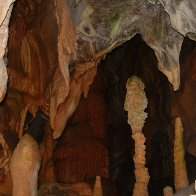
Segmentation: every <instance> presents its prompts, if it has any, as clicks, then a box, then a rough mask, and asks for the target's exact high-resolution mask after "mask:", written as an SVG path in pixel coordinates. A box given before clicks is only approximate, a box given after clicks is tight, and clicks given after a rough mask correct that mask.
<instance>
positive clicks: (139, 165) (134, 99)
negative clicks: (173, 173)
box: [124, 76, 150, 196]
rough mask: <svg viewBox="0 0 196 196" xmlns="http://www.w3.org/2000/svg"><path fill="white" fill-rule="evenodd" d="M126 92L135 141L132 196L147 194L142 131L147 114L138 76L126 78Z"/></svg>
mask: <svg viewBox="0 0 196 196" xmlns="http://www.w3.org/2000/svg"><path fill="white" fill-rule="evenodd" d="M126 88H127V94H126V99H125V104H124V107H125V110H126V111H128V123H129V124H130V125H131V128H132V138H133V139H134V141H135V154H134V158H133V159H134V163H135V177H136V183H135V186H134V190H133V196H141V195H143V196H147V195H148V188H147V187H148V182H149V178H150V177H149V174H148V170H147V168H146V167H145V161H146V158H145V145H144V143H145V137H144V135H143V133H142V128H143V126H144V122H145V119H146V118H147V114H146V113H145V112H144V110H145V108H146V107H147V99H146V96H145V92H144V84H143V82H142V81H141V79H140V78H138V77H136V76H132V77H131V78H129V79H128V81H127V84H126Z"/></svg>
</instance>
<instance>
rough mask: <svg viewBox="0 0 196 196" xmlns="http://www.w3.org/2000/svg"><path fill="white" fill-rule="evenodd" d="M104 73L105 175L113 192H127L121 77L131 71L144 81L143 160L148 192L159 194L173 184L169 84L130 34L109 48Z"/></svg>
mask: <svg viewBox="0 0 196 196" xmlns="http://www.w3.org/2000/svg"><path fill="white" fill-rule="evenodd" d="M102 67H103V70H104V74H105V78H106V87H107V90H106V92H107V93H106V103H107V110H108V115H109V120H108V124H109V125H108V144H109V147H108V149H109V157H110V177H111V178H112V179H113V180H115V182H116V186H117V190H118V195H120V196H128V195H131V194H132V190H133V186H134V182H135V177H134V163H133V154H134V143H133V141H132V139H131V127H130V126H129V125H128V124H127V113H126V112H125V111H124V101H125V95H126V81H127V79H128V78H129V77H130V76H132V75H136V76H138V77H140V78H141V79H142V81H143V82H144V84H145V93H146V96H147V99H148V106H147V108H146V112H147V113H148V118H147V119H146V123H145V125H144V128H143V132H144V134H145V136H146V159H147V160H146V165H147V167H148V168H149V174H150V177H151V178H150V182H149V193H150V195H152V196H154V195H156V196H159V195H162V191H163V188H164V187H165V186H167V185H169V186H173V168H172V144H171V141H170V138H169V135H168V133H169V131H171V130H170V128H169V127H170V126H169V124H170V122H171V111H170V108H171V86H170V84H169V82H168V81H167V79H166V77H165V76H164V75H163V74H162V73H161V72H160V71H159V70H158V67H157V60H156V57H155V55H154V52H153V50H152V49H151V48H149V47H148V46H147V45H146V44H145V42H144V41H143V40H142V38H141V36H140V35H136V36H135V37H134V38H133V39H131V40H130V41H129V42H126V43H125V44H123V45H122V46H121V47H119V48H117V49H115V50H114V51H112V52H111V53H110V54H109V55H108V56H107V58H106V59H105V61H104V62H103V64H102Z"/></svg>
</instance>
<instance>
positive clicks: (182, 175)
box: [174, 117, 189, 191]
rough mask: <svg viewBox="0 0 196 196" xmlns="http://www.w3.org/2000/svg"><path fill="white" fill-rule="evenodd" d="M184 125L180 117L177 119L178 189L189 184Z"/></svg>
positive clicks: (176, 158) (175, 163)
mask: <svg viewBox="0 0 196 196" xmlns="http://www.w3.org/2000/svg"><path fill="white" fill-rule="evenodd" d="M183 131H184V130H183V126H182V121H181V118H180V117H177V118H176V121H175V141H174V165H175V176H174V180H175V188H176V191H179V190H180V189H183V188H186V187H188V185H189V182H188V177H187V171H186V163H185V159H184V155H185V151H184V144H183Z"/></svg>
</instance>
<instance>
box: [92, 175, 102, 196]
mask: <svg viewBox="0 0 196 196" xmlns="http://www.w3.org/2000/svg"><path fill="white" fill-rule="evenodd" d="M102 195H103V192H102V186H101V177H100V176H96V180H95V186H94V191H93V196H102Z"/></svg>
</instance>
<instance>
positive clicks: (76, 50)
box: [0, 0, 196, 155]
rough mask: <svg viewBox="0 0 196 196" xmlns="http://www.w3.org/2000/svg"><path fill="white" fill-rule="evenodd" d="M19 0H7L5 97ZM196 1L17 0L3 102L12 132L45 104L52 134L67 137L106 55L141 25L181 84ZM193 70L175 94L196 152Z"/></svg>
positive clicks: (3, 16) (2, 47)
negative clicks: (184, 49)
mask: <svg viewBox="0 0 196 196" xmlns="http://www.w3.org/2000/svg"><path fill="white" fill-rule="evenodd" d="M13 2H14V0H7V1H6V0H0V100H2V99H3V97H4V95H5V93H6V88H7V87H6V86H7V70H6V63H5V61H4V59H3V56H4V55H5V51H6V47H7V40H8V24H9V18H10V15H11V10H12V6H11V5H12V4H13ZM195 6H196V4H195V3H194V0H190V1H189V2H187V1H186V0H180V1H177V0H168V1H166V0H156V1H155V0H148V1H147V0H132V1H130V0H123V1H122V0H117V1H114V0H111V1H97V0H82V1H72V0H67V1H65V0H58V1H57V0H48V1H47V4H46V3H45V1H43V0H28V1H23V0H18V1H16V2H15V5H14V10H13V12H12V17H11V22H10V26H9V27H10V28H9V32H10V33H9V41H8V51H9V52H8V75H9V84H8V89H9V90H8V94H7V96H6V99H5V102H4V103H3V104H2V105H3V106H2V107H3V109H5V111H6V112H5V116H6V121H5V122H7V125H8V129H7V130H8V131H7V132H10V133H12V134H13V133H14V134H15V133H16V135H17V136H20V137H21V136H22V134H23V125H24V119H25V116H26V112H27V111H30V112H31V113H33V114H35V113H36V111H37V110H38V109H41V110H42V111H44V112H45V113H46V114H48V116H50V124H51V127H52V129H53V133H54V134H53V138H55V139H57V138H58V137H60V136H61V135H62V133H63V130H64V128H65V127H66V124H67V122H68V120H69V118H70V116H71V115H72V114H73V113H74V111H75V110H76V109H77V106H78V104H79V100H80V97H81V95H82V94H85V96H86V95H87V94H88V89H89V86H90V85H91V83H92V82H93V79H94V77H95V75H96V67H97V65H98V64H99V62H100V60H101V59H103V58H104V57H105V55H106V54H107V53H108V52H110V51H111V50H112V49H114V48H116V47H117V46H120V45H121V44H123V43H124V42H126V41H127V40H130V39H131V38H132V37H133V36H134V35H135V34H137V33H139V34H141V36H142V38H143V40H144V41H145V42H146V43H147V44H148V45H149V46H150V47H151V48H152V49H153V50H154V52H155V55H156V57H157V60H158V67H159V69H160V71H162V72H163V73H164V74H165V75H166V76H167V78H168V80H169V81H170V83H171V84H172V85H173V89H174V90H177V89H178V88H179V85H180V66H179V64H180V63H179V54H180V49H181V45H182V41H183V38H184V37H183V36H188V37H189V38H191V39H193V40H195V32H196V30H195V28H196V25H195V13H196V7H195ZM43 10H44V12H43ZM193 63H194V61H193ZM193 72H194V69H193ZM191 78H192V79H193V80H191V81H190V80H189V81H187V83H186V84H185V86H186V89H185V90H182V91H181V92H182V94H180V95H179V96H178V97H177V98H176V100H177V101H176V104H177V106H176V108H178V109H177V110H176V111H177V113H183V112H182V111H185V114H184V115H179V116H182V121H183V124H185V125H184V127H185V148H186V150H188V151H189V152H190V153H191V154H194V155H195V154H196V153H195V150H194V149H195V148H194V144H195V141H196V140H195V127H196V126H195V123H194V122H193V120H192V119H195V118H194V116H195V114H196V112H195V111H193V108H194V107H193V106H194V104H195V102H194V100H195V99H194V97H195V95H194V93H193V92H195V91H194V89H195V84H193V83H194V80H195V76H194V74H192V77H191ZM187 87H188V88H187ZM190 94H191V96H190V97H191V98H190V99H189V100H190V102H187V100H188V99H187V96H188V97H189V95H190ZM174 102H175V96H174ZM179 105H180V107H178V106H179ZM190 111H191V112H190ZM7 116H8V117H7ZM187 122H188V123H187ZM0 123H1V125H2V126H3V122H0ZM14 134H13V135H14ZM16 135H15V136H16ZM17 136H16V138H17ZM192 136H194V137H192ZM190 138H191V140H189V139H190ZM8 140H9V139H8ZM10 140H11V139H10ZM16 140H17V139H16Z"/></svg>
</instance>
